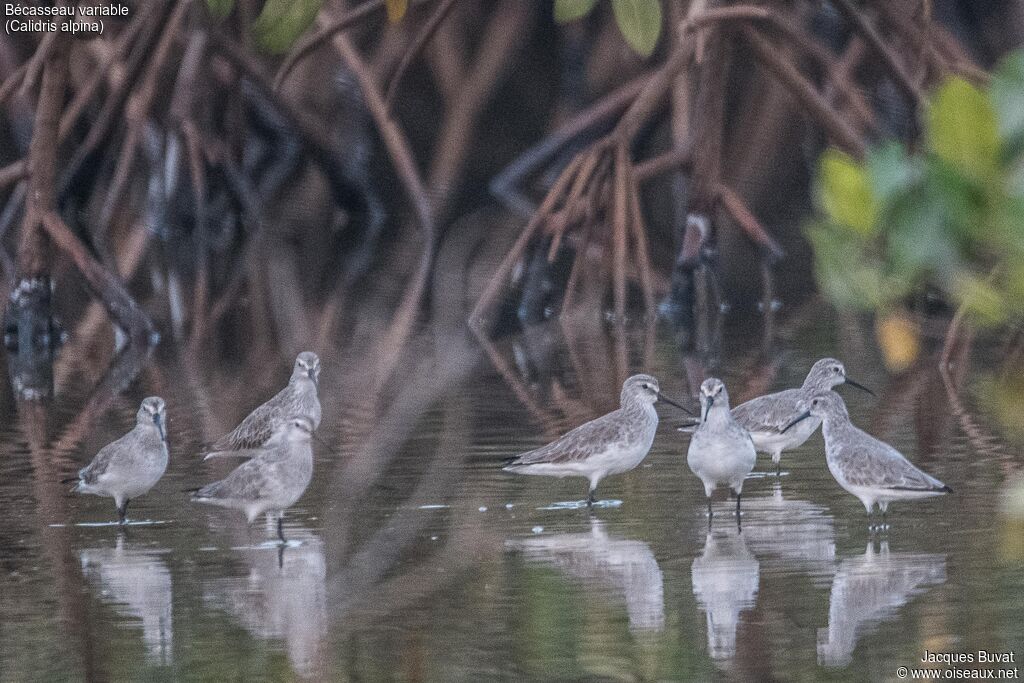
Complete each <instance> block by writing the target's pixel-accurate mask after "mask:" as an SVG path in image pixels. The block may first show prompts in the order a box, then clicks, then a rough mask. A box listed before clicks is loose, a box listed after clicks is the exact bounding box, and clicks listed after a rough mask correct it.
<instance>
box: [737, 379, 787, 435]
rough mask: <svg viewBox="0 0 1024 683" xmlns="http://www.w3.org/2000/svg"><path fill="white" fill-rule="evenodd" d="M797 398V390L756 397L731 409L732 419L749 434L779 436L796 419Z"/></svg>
mask: <svg viewBox="0 0 1024 683" xmlns="http://www.w3.org/2000/svg"><path fill="white" fill-rule="evenodd" d="M799 398H800V390H799V389H786V390H785V391H780V392H778V393H776V394H767V395H765V396H758V397H757V398H753V399H750V400H749V401H747V402H746V403H742V404H740V405H738V406H736V407H735V408H733V409H732V419H734V420H736V422H738V423H739V425H740V426H741V427H743V428H744V429H746V430H747V431H749V432H768V433H771V434H781V433H782V430H783V429H785V428H786V426H787V425H788V424H789V423H790V422H791V421H792V420H793V418H795V417H797V415H796V403H797V401H798V400H799Z"/></svg>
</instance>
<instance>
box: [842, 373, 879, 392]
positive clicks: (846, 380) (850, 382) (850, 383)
mask: <svg viewBox="0 0 1024 683" xmlns="http://www.w3.org/2000/svg"><path fill="white" fill-rule="evenodd" d="M843 381H844V382H845V383H846V384H849V385H850V386H851V387H857V388H858V389H860V390H861V391H866V392H868V393H869V394H871V395H872V396H874V395H875V392H873V391H871V390H870V389H868V388H867V387H866V386H864V385H863V384H861V383H860V382H854V381H853V380H852V379H850V378H849V377H847V378H846V379H845V380H843Z"/></svg>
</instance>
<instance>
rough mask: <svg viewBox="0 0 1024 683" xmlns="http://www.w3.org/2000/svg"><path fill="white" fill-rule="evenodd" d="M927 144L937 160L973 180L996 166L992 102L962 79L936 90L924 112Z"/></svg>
mask: <svg viewBox="0 0 1024 683" xmlns="http://www.w3.org/2000/svg"><path fill="white" fill-rule="evenodd" d="M928 143H929V145H930V147H931V149H932V150H933V151H934V152H935V154H937V155H938V156H939V158H941V159H943V160H944V161H946V162H948V163H950V164H952V165H953V166H955V167H957V168H958V169H960V170H962V171H964V172H965V173H966V174H967V175H970V176H973V177H975V178H987V177H990V176H991V175H992V174H993V173H995V171H996V170H997V169H998V165H999V131H998V126H997V123H996V113H995V109H994V108H993V106H992V102H991V101H990V100H989V98H988V97H987V96H986V95H985V93H983V92H981V91H980V90H978V89H977V88H975V87H974V86H973V85H971V84H970V83H968V82H967V81H965V80H964V79H962V78H951V79H949V80H948V81H946V83H944V84H943V85H942V87H940V88H939V91H938V93H937V94H936V95H935V99H934V100H933V101H932V103H931V106H930V107H929V110H928Z"/></svg>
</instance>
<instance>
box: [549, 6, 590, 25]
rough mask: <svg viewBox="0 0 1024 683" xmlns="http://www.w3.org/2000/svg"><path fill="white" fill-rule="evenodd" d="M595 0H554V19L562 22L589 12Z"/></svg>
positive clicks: (583, 15)
mask: <svg viewBox="0 0 1024 683" xmlns="http://www.w3.org/2000/svg"><path fill="white" fill-rule="evenodd" d="M596 4H597V0H555V21H557V22H558V23H559V24H564V23H565V22H567V21H573V20H575V19H579V18H581V17H585V16H587V15H588V14H590V10H592V9H594V5H596Z"/></svg>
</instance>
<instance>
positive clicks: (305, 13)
mask: <svg viewBox="0 0 1024 683" xmlns="http://www.w3.org/2000/svg"><path fill="white" fill-rule="evenodd" d="M323 1H324V0H267V2H266V4H264V5H263V11H261V12H260V15H259V16H258V17H256V22H255V23H254V24H253V27H252V30H253V34H254V35H255V37H256V42H257V43H258V44H259V46H260V47H261V48H263V49H264V50H266V51H267V52H270V53H272V54H280V53H282V52H286V51H287V50H288V48H290V47H291V46H292V44H293V43H294V42H295V41H296V40H297V39H298V37H299V36H301V35H302V32H303V31H305V30H306V29H307V28H309V26H310V24H312V23H313V20H314V19H316V14H317V12H319V11H320V6H321V5H323Z"/></svg>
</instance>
